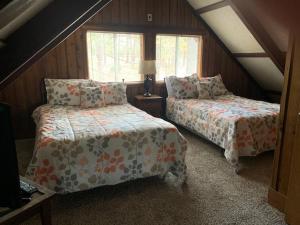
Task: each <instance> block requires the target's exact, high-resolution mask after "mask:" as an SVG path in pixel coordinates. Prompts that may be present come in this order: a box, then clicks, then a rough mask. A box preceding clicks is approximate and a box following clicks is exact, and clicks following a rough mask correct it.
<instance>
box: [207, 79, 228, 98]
mask: <svg viewBox="0 0 300 225" xmlns="http://www.w3.org/2000/svg"><path fill="white" fill-rule="evenodd" d="M211 92H212V95H213V96H220V95H226V94H228V93H229V91H228V90H227V89H226V87H225V85H224V83H223V80H222V77H221V75H220V74H219V75H217V76H215V77H212V83H211Z"/></svg>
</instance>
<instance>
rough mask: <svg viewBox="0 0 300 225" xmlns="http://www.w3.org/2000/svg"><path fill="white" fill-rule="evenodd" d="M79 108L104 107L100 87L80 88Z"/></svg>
mask: <svg viewBox="0 0 300 225" xmlns="http://www.w3.org/2000/svg"><path fill="white" fill-rule="evenodd" d="M80 106H81V107H82V108H99V107H104V106H105V103H104V94H103V92H102V90H101V87H81V88H80Z"/></svg>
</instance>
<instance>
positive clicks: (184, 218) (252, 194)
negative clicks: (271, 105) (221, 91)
mask: <svg viewBox="0 0 300 225" xmlns="http://www.w3.org/2000/svg"><path fill="white" fill-rule="evenodd" d="M182 133H183V135H184V136H185V137H186V138H187V139H188V141H189V148H188V153H187V157H186V163H187V167H188V180H187V182H186V184H185V185H184V186H183V187H182V188H177V189H176V188H174V187H172V186H170V185H168V184H166V183H165V182H163V181H162V180H160V179H159V178H149V179H144V180H138V181H134V182H129V183H125V184H120V185H117V186H113V187H101V188H97V189H94V190H91V191H86V192H81V193H75V194H69V195H65V196H57V197H56V199H55V200H54V202H53V224H54V225H58V224H61V225H69V224H72V225H73V224H74V225H77V224H80V225H84V224H86V225H87V224H99V225H100V224H101V225H102V224H103V225H104V224H105V225H106V224H107V225H118V224H120V225H127V224H128V225H143V224H149V225H150V224H151V225H152V224H153V225H163V224H166V225H169V224H170V225H171V224H172V225H175V224H186V225H192V224H202V225H205V224H216V225H223V224H224V225H225V224H228V225H229V224H230V225H234V224H237V225H243V224H249V225H279V224H285V223H284V219H283V215H282V214H281V213H279V212H278V211H277V210H275V209H273V208H272V207H271V206H269V205H268V204H267V197H266V196H267V190H268V185H269V182H270V176H271V172H272V159H273V154H272V152H268V153H265V154H262V155H260V156H258V157H255V158H243V159H242V160H241V162H242V165H243V166H244V170H243V171H242V172H241V175H240V176H238V175H236V174H235V173H234V170H233V169H232V168H231V167H230V165H229V164H228V163H227V162H226V160H225V158H224V156H223V151H222V150H221V149H220V148H218V147H216V146H215V145H213V144H210V143H209V142H207V141H204V140H203V139H201V138H199V137H197V136H195V135H193V134H191V133H189V132H188V131H185V130H182ZM17 148H18V154H19V164H20V170H21V171H22V173H23V172H24V170H25V168H26V166H27V164H28V161H29V160H30V157H31V153H32V148H33V143H32V141H31V142H30V141H29V142H28V141H25V142H24V141H22V142H18V143H17ZM26 224H40V220H39V217H34V218H32V219H31V220H30V221H28V222H27V223H26Z"/></svg>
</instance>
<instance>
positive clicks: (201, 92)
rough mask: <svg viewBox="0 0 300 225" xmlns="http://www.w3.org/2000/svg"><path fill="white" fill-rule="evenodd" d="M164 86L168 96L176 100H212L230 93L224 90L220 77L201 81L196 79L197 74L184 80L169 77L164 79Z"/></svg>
mask: <svg viewBox="0 0 300 225" xmlns="http://www.w3.org/2000/svg"><path fill="white" fill-rule="evenodd" d="M166 86H167V91H168V96H169V97H175V98H178V99H188V98H198V99H213V98H214V97H217V96H221V95H226V94H229V93H230V92H229V91H228V90H227V89H226V87H225V85H224V83H223V80H222V77H221V75H217V76H215V77H209V78H201V79H198V75H197V74H193V75H191V76H188V77H184V78H178V77H175V76H171V77H167V78H166Z"/></svg>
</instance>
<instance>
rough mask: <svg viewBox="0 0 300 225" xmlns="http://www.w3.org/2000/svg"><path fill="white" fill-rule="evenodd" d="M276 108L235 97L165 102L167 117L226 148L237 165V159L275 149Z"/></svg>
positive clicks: (228, 156) (265, 103)
mask: <svg viewBox="0 0 300 225" xmlns="http://www.w3.org/2000/svg"><path fill="white" fill-rule="evenodd" d="M278 115H279V105H278V104H271V103H267V102H262V101H255V100H250V99H246V98H241V97H238V96H234V95H223V96H219V97H215V99H214V100H204V99H203V100H198V99H185V100H180V99H175V98H168V99H167V117H168V118H169V119H170V120H172V121H174V122H175V123H177V124H180V125H182V126H185V127H187V128H188V129H190V130H191V131H193V132H195V133H197V134H199V135H201V136H204V137H206V138H207V139H209V140H210V141H212V142H214V143H215V144H217V145H219V146H220V147H222V148H224V149H225V157H226V159H227V160H228V161H229V162H230V163H231V164H234V165H235V164H237V163H238V159H239V157H240V156H256V155H258V154H260V153H261V152H264V151H268V150H274V149H275V145H276V137H277V126H278Z"/></svg>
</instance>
